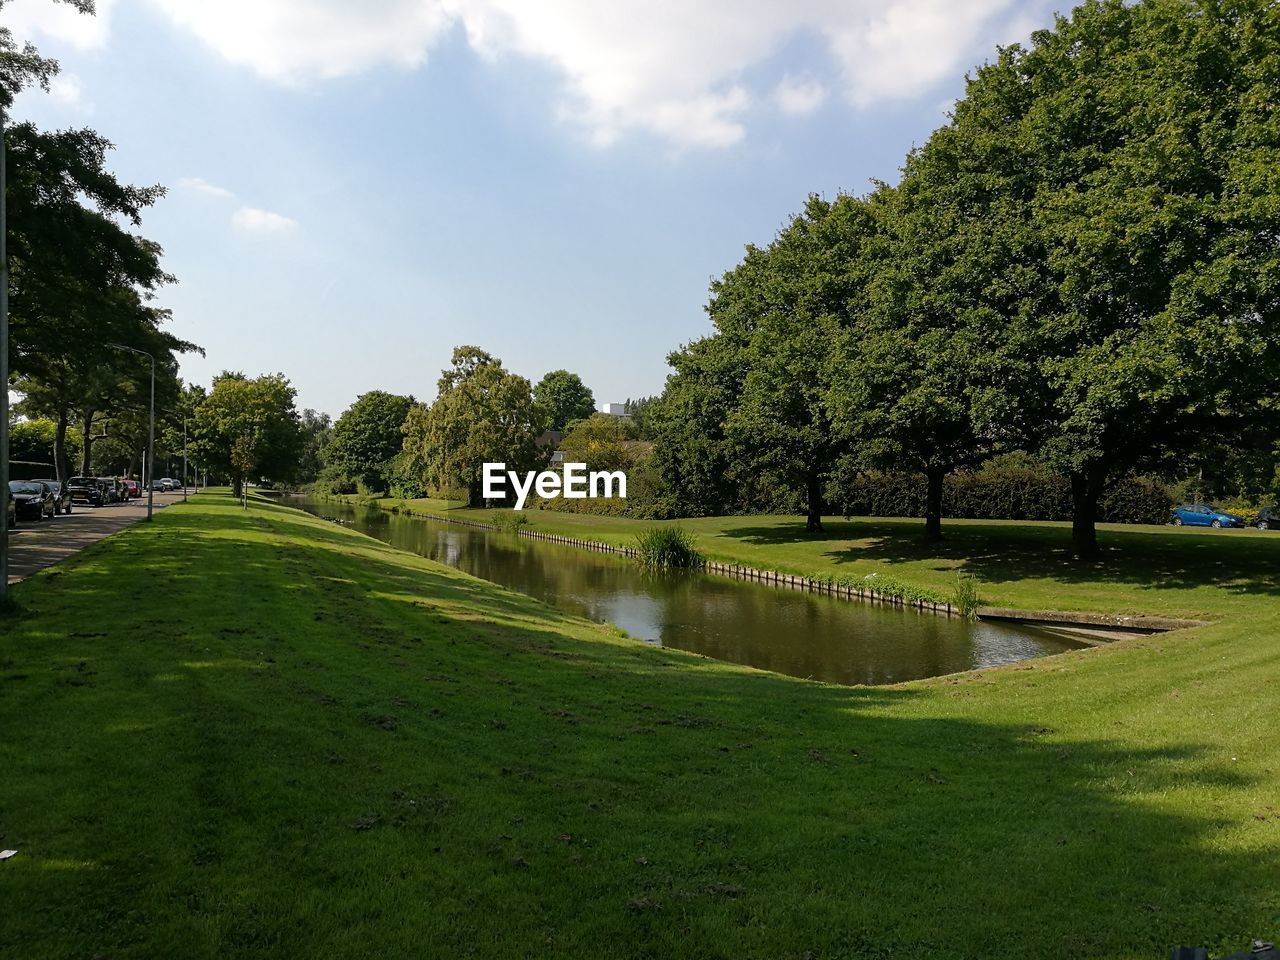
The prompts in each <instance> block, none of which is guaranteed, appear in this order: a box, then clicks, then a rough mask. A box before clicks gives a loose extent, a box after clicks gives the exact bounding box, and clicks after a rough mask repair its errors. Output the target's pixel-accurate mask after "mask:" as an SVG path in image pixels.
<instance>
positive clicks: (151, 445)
mask: <svg viewBox="0 0 1280 960" xmlns="http://www.w3.org/2000/svg"><path fill="white" fill-rule="evenodd" d="M107 346H109V347H115V348H116V349H117V350H128V351H129V352H130V353H136V354H139V355H141V356H144V357H146V358H147V359H148V360H150V361H151V413H150V420H149V423H148V425H147V461H146V463H145V464H143V467H142V482H143V483H145V484H146V485H147V519H148V520H150V519H151V513H152V507H153V501H154V499H155V490H153V489H152V485H151V478H150V477H148V476H147V470H148V469H149V470H150V471H151V472H152V473H155V470H156V358H155V357H153V356H152V355H151V354H149V353H147V351H145V350H139V349H138V348H137V347H131V346H128V345H127V344H123V343H110V344H107Z"/></svg>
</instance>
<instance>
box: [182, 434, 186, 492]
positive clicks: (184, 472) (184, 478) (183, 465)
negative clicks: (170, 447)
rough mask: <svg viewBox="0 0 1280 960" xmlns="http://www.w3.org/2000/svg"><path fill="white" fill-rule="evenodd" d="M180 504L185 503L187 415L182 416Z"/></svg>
mask: <svg viewBox="0 0 1280 960" xmlns="http://www.w3.org/2000/svg"><path fill="white" fill-rule="evenodd" d="M182 502H183V503H186V502H187V415H186V414H185V413H184V414H183V415H182Z"/></svg>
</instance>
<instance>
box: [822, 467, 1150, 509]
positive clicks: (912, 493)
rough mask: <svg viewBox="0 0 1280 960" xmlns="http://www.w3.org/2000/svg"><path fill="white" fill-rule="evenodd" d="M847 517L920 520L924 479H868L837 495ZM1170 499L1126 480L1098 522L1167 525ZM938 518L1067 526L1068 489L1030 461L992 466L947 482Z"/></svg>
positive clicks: (1104, 501)
mask: <svg viewBox="0 0 1280 960" xmlns="http://www.w3.org/2000/svg"><path fill="white" fill-rule="evenodd" d="M836 494H837V497H838V500H837V502H839V503H840V505H841V508H842V510H843V512H844V513H845V515H846V516H851V517H922V516H924V512H925V478H924V476H923V475H920V474H912V473H866V474H862V475H861V476H859V477H857V478H856V479H855V480H853V481H852V483H851V484H849V485H848V486H847V487H845V488H843V489H841V490H838V491H836ZM1172 503H1173V497H1172V494H1171V493H1170V491H1169V489H1168V488H1167V487H1166V486H1164V484H1162V483H1160V482H1159V481H1158V480H1154V479H1152V478H1150V477H1125V478H1123V479H1121V480H1119V481H1117V482H1116V483H1114V484H1112V485H1111V487H1110V488H1109V489H1108V490H1107V491H1106V492H1105V493H1104V494H1103V496H1102V498H1101V500H1100V501H1099V504H1098V517H1097V519H1099V520H1102V521H1106V522H1109V523H1168V521H1169V508H1170V506H1171V505H1172ZM942 515H943V516H944V517H949V518H954V519H971V520H1070V519H1071V483H1070V481H1069V480H1068V479H1067V478H1066V477H1064V476H1061V475H1059V474H1055V473H1053V472H1051V471H1049V470H1047V469H1045V468H1044V467H1043V466H1040V465H1039V464H1036V463H1035V462H1034V461H1018V460H1014V461H1012V462H1001V461H993V462H991V463H989V464H987V465H985V466H984V467H982V468H981V469H980V470H974V471H961V472H956V473H953V474H951V475H949V476H948V477H947V480H946V484H945V487H944V488H943V495H942Z"/></svg>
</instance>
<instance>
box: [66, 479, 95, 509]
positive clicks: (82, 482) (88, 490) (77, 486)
mask: <svg viewBox="0 0 1280 960" xmlns="http://www.w3.org/2000/svg"><path fill="white" fill-rule="evenodd" d="M67 493H68V494H70V496H71V502H72V503H87V504H89V505H90V506H92V507H100V506H102V504H103V499H102V487H100V486H99V485H98V481H97V480H96V479H94V478H93V477H72V478H71V479H70V480H68V481H67Z"/></svg>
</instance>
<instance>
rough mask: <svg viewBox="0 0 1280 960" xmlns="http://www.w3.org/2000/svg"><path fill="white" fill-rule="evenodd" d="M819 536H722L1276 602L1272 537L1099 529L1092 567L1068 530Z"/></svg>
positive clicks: (740, 530) (860, 531) (975, 570)
mask: <svg viewBox="0 0 1280 960" xmlns="http://www.w3.org/2000/svg"><path fill="white" fill-rule="evenodd" d="M827 526H828V530H827V531H826V532H825V533H823V534H819V535H817V536H815V535H812V534H807V533H805V532H804V529H803V526H801V525H799V524H796V525H788V526H786V527H778V526H750V525H744V526H741V527H735V528H733V529H730V530H726V531H725V535H726V536H728V537H732V538H735V539H739V540H742V541H743V542H746V543H750V544H755V545H759V546H784V545H787V544H797V543H805V542H814V541H817V542H822V543H831V544H832V545H833V549H830V550H827V551H825V552H824V553H823V554H822V556H823V558H824V559H826V560H827V561H829V562H832V563H835V564H845V563H853V562H857V561H873V562H876V563H882V564H886V565H889V566H892V565H893V564H899V563H920V562H926V561H931V560H933V561H938V563H939V564H940V565H943V566H945V567H949V568H954V569H957V570H965V571H967V572H969V573H972V574H974V575H975V576H977V577H978V578H979V579H980V580H982V581H983V582H986V583H993V584H998V583H1007V582H1015V581H1019V580H1027V579H1048V580H1056V581H1059V582H1062V583H1072V584H1078V583H1088V582H1101V583H1115V584H1129V585H1136V586H1142V587H1145V588H1151V589H1157V590H1186V589H1193V588H1197V587H1216V588H1218V589H1222V590H1225V591H1227V592H1229V593H1233V594H1247V595H1266V596H1275V595H1280V536H1274V537H1266V536H1251V535H1248V534H1245V533H1242V532H1239V531H1214V532H1212V533H1210V532H1207V531H1206V532H1200V531H1178V532H1174V531H1165V530H1156V529H1152V528H1138V527H1135V528H1131V529H1117V528H1116V527H1114V526H1108V527H1104V528H1101V529H1100V530H1099V532H1098V542H1099V546H1100V547H1101V549H1102V552H1103V556H1102V558H1101V559H1100V560H1097V561H1089V562H1082V561H1079V560H1076V559H1075V558H1074V557H1073V556H1072V552H1071V544H1070V530H1069V528H1067V527H1066V526H1064V525H1060V524H1041V523H1035V524H1032V523H1027V524H1023V525H1013V524H1009V523H983V522H981V521H969V522H966V523H964V524H954V523H953V524H950V525H947V526H946V527H945V538H944V540H943V541H942V542H941V543H931V542H929V541H926V540H925V539H924V537H923V535H922V531H921V529H920V522H919V521H914V520H896V519H875V520H851V521H844V522H834V523H828V524H827ZM850 541H855V542H854V543H850Z"/></svg>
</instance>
